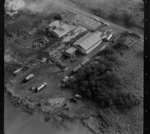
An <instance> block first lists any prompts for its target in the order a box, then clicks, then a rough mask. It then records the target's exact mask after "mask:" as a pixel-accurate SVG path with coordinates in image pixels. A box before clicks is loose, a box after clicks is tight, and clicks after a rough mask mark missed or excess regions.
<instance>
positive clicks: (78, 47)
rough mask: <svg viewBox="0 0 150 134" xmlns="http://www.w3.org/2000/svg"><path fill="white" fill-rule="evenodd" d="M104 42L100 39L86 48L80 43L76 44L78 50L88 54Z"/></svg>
mask: <svg viewBox="0 0 150 134" xmlns="http://www.w3.org/2000/svg"><path fill="white" fill-rule="evenodd" d="M101 43H102V40H100V41H98V42H97V43H96V44H94V45H93V46H92V47H91V48H90V49H88V50H85V49H84V48H82V47H81V46H79V45H75V47H76V48H77V49H78V51H80V52H81V53H83V54H88V53H90V52H91V51H93V50H94V49H95V48H96V47H98V46H99V45H100V44H101Z"/></svg>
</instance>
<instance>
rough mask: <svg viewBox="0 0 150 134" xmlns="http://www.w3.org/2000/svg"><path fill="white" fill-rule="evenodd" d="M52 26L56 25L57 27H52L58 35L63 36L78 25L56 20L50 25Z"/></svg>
mask: <svg viewBox="0 0 150 134" xmlns="http://www.w3.org/2000/svg"><path fill="white" fill-rule="evenodd" d="M49 26H50V27H53V26H55V27H56V28H55V29H51V31H53V32H54V33H55V34H57V35H58V37H62V36H64V35H66V34H67V33H68V32H70V31H72V30H74V29H75V28H76V27H75V26H73V25H69V24H66V23H63V22H60V21H54V22H52V23H51V24H50V25H49Z"/></svg>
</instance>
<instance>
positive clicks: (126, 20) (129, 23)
mask: <svg viewBox="0 0 150 134" xmlns="http://www.w3.org/2000/svg"><path fill="white" fill-rule="evenodd" d="M122 17H123V18H122V20H123V23H124V25H125V26H126V27H129V28H130V27H132V26H133V25H134V21H133V19H132V18H133V17H132V15H130V14H128V13H124V14H123V15H122Z"/></svg>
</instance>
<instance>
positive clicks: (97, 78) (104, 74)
mask: <svg viewBox="0 0 150 134" xmlns="http://www.w3.org/2000/svg"><path fill="white" fill-rule="evenodd" d="M98 55H101V56H99V57H100V58H95V59H94V60H93V61H92V62H91V63H89V64H87V65H86V66H85V67H83V68H82V69H80V70H79V71H78V72H77V74H75V80H69V81H68V82H67V83H66V87H67V88H71V89H72V90H73V91H74V92H75V93H79V94H81V95H82V96H84V97H85V98H88V99H91V100H93V101H95V102H96V103H97V104H98V105H99V106H100V107H103V108H107V107H110V106H112V105H114V106H116V107H117V108H118V109H129V108H132V107H133V106H134V105H136V104H138V102H139V101H138V99H137V98H136V96H134V95H132V94H128V93H123V92H122V90H121V87H122V84H121V78H120V77H119V76H118V75H117V74H116V73H115V72H114V71H113V70H114V68H115V65H116V63H117V60H116V57H115V56H114V54H113V50H111V49H110V48H108V49H106V50H104V51H103V52H102V53H100V54H98ZM110 55H111V56H112V57H113V56H114V57H113V58H112V59H113V60H112V61H109V60H107V59H108V57H111V56H110Z"/></svg>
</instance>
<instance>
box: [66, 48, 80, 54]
mask: <svg viewBox="0 0 150 134" xmlns="http://www.w3.org/2000/svg"><path fill="white" fill-rule="evenodd" d="M76 50H77V49H76V48H75V47H70V48H69V49H67V50H66V51H65V52H66V53H73V52H75V51H76Z"/></svg>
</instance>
